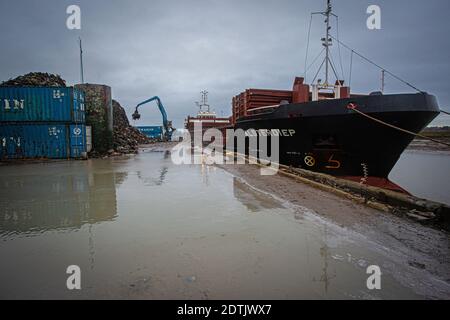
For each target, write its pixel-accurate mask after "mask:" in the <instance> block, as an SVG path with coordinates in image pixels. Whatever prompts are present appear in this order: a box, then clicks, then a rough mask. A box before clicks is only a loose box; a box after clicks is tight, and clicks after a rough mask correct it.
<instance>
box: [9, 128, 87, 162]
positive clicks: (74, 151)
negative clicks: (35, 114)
mask: <svg viewBox="0 0 450 320" xmlns="http://www.w3.org/2000/svg"><path fill="white" fill-rule="evenodd" d="M86 155H87V152H86V126H85V125H83V124H51V123H46V124H43V123H29V124H5V123H1V124H0V159H1V160H8V159H33V158H48V159H66V158H86Z"/></svg>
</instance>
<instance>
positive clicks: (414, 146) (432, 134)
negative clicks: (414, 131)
mask: <svg viewBox="0 0 450 320" xmlns="http://www.w3.org/2000/svg"><path fill="white" fill-rule="evenodd" d="M420 134H421V135H424V136H425V137H429V138H432V139H435V140H439V141H442V142H445V143H449V144H450V127H429V128H426V129H425V130H423V131H422V132H421V133H420ZM407 150H420V151H450V147H448V146H445V145H443V144H439V143H436V142H434V141H430V140H426V139H423V138H420V137H417V138H415V139H414V140H413V141H412V142H411V144H410V145H409V146H408V148H407Z"/></svg>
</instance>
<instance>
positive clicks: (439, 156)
mask: <svg viewBox="0 0 450 320" xmlns="http://www.w3.org/2000/svg"><path fill="white" fill-rule="evenodd" d="M389 178H390V179H391V180H392V181H395V182H396V183H398V184H399V185H401V186H402V187H403V188H405V189H406V190H408V191H409V192H410V193H412V194H414V195H416V196H418V197H422V198H425V199H430V200H434V201H438V202H441V203H445V204H448V205H450V152H437V151H420V150H407V151H405V152H404V153H403V154H402V156H401V157H400V159H399V161H398V162H397V164H396V166H395V167H394V169H393V170H392V172H391V174H390V176H389Z"/></svg>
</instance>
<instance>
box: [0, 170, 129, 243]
mask: <svg viewBox="0 0 450 320" xmlns="http://www.w3.org/2000/svg"><path fill="white" fill-rule="evenodd" d="M89 166H90V164H88V163H83V164H82V165H79V166H77V167H76V170H71V171H69V173H64V172H60V174H58V172H54V171H50V169H48V167H37V166H36V167H35V168H34V169H35V171H40V172H39V174H34V172H33V174H26V175H23V174H22V175H21V174H20V171H21V167H20V166H14V167H13V166H11V167H10V168H8V169H10V170H9V174H7V175H3V176H2V179H1V181H0V190H1V192H0V235H2V234H15V233H17V234H18V233H38V232H44V231H48V230H57V229H71V228H75V229H78V228H80V227H81V226H82V225H83V224H86V223H96V222H100V221H109V220H113V219H114V218H115V217H116V215H117V209H116V189H115V183H116V182H119V183H121V182H123V180H124V179H125V177H126V175H127V174H126V173H116V174H115V173H114V172H112V171H107V170H102V171H101V172H98V173H96V172H92V171H88V170H89ZM62 169H63V170H64V169H65V168H62ZM15 170H17V174H14V171H15ZM46 170H48V172H45V171H46ZM42 171H44V172H42Z"/></svg>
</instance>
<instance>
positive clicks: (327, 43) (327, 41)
mask: <svg viewBox="0 0 450 320" xmlns="http://www.w3.org/2000/svg"><path fill="white" fill-rule="evenodd" d="M330 13H331V3H330V0H327V10H326V11H325V17H326V19H325V24H326V26H327V30H326V36H325V41H323V39H322V43H323V45H324V46H325V60H326V61H325V85H326V86H327V85H328V68H329V62H330V46H331V38H330V29H331V26H330Z"/></svg>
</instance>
